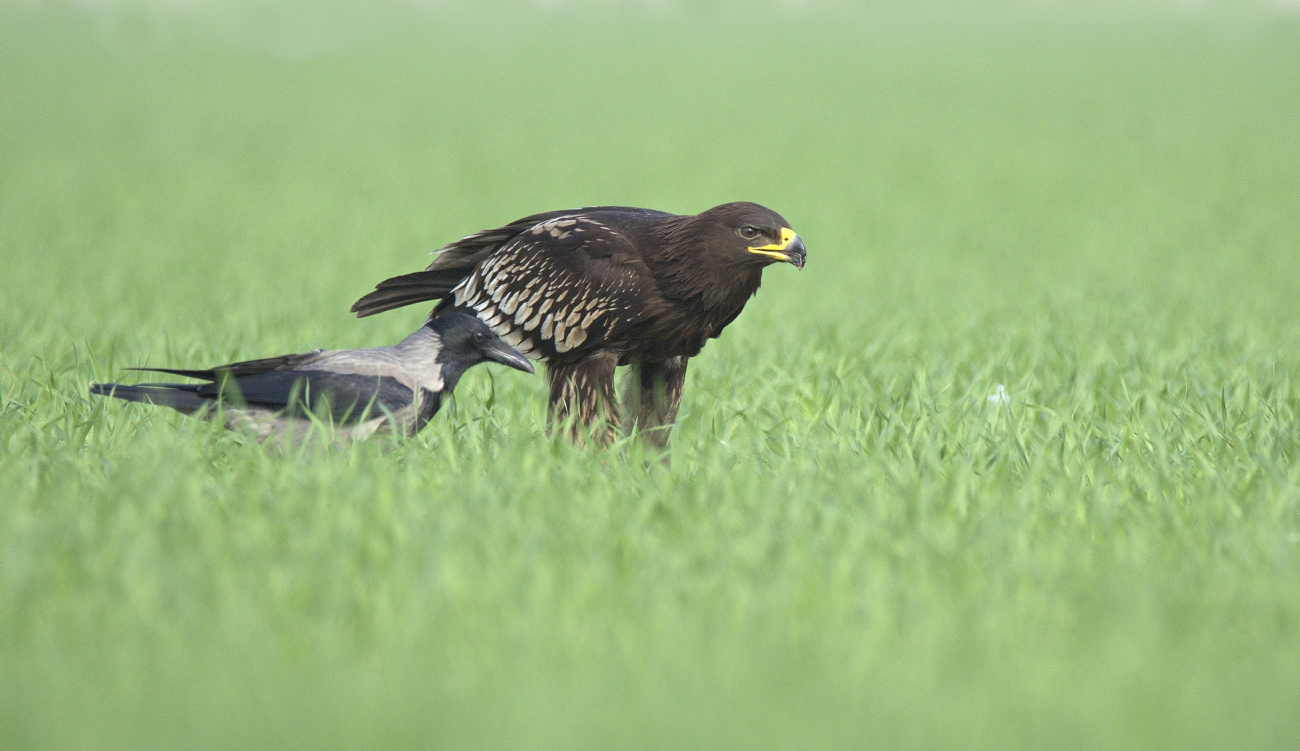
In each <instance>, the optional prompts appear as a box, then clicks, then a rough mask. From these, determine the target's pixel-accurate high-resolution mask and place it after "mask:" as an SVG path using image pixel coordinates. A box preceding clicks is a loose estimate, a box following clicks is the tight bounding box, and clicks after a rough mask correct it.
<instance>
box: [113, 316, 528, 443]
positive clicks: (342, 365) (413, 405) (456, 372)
mask: <svg viewBox="0 0 1300 751" xmlns="http://www.w3.org/2000/svg"><path fill="white" fill-rule="evenodd" d="M443 318H448V319H449V320H448V321H447V322H445V323H438V321H440V320H441V318H439V319H434V320H431V321H429V322H428V323H427V324H425V325H424V326H422V327H421V328H420V329H419V330H418V331H416V332H415V333H413V334H411V335H410V336H408V337H406V338H405V339H403V340H402V341H401V342H399V343H398V344H394V345H392V346H387V347H371V348H367V349H348V350H316V351H314V352H307V353H304V354H298V355H284V356H281V357H275V358H270V359H266V360H250V361H246V362H239V363H232V364H230V365H224V366H221V367H217V368H213V369H211V370H172V369H165V368H142V370H152V371H155V372H161V373H170V374H173V375H181V376H186V377H190V378H199V379H202V380H204V381H206V383H199V384H188V383H153V384H142V385H137V386H124V385H120V384H114V383H108V384H95V385H92V386H91V389H90V392H91V393H92V394H98V395H101V396H114V397H117V398H119V399H125V400H127V401H134V402H146V403H150V404H156V405H159V406H164V407H171V408H172V409H175V410H177V411H179V412H182V413H184V414H187V415H197V416H201V417H212V416H217V415H219V416H220V417H221V419H222V420H223V421H224V423H225V425H226V426H227V427H228V428H231V429H235V430H241V431H247V432H250V433H252V434H253V435H254V436H255V437H256V438H257V440H259V441H261V440H265V439H267V438H269V437H272V436H283V437H286V438H289V439H291V440H301V439H302V438H304V437H306V435H307V434H308V433H309V432H310V430H311V427H312V423H313V419H320V420H325V421H328V422H330V423H333V424H334V426H335V428H336V430H335V434H336V435H337V436H338V437H339V438H340V439H343V440H361V439H365V438H368V437H370V436H371V435H373V434H374V433H376V432H397V433H401V434H403V435H412V434H414V433H416V432H418V431H419V430H420V429H421V428H423V427H424V426H425V424H427V423H428V422H429V420H430V419H431V418H432V417H433V415H434V414H435V413H436V412H437V411H438V408H439V407H440V406H441V404H442V399H443V396H444V395H448V394H450V393H451V391H452V389H454V388H455V387H456V383H457V381H459V380H460V377H461V375H462V374H463V373H464V372H465V371H466V370H468V369H469V368H471V367H473V366H474V365H476V364H478V363H480V362H484V361H487V360H493V361H496V362H500V363H503V364H505V365H509V366H510V367H513V368H516V369H518V370H524V371H525V372H529V373H531V372H532V370H533V369H532V366H531V365H530V364H529V363H528V360H527V358H525V357H524V356H523V355H521V354H519V353H518V352H517V351H515V350H514V349H513V348H511V347H509V346H508V345H506V344H505V342H503V341H501V340H500V339H499V338H498V337H497V336H496V335H495V334H493V333H492V332H491V331H490V330H489V329H488V328H487V326H486V325H484V324H483V323H482V322H480V321H479V320H478V319H476V318H474V317H472V316H469V315H465V314H460V313H456V314H452V315H451V316H444V317H443Z"/></svg>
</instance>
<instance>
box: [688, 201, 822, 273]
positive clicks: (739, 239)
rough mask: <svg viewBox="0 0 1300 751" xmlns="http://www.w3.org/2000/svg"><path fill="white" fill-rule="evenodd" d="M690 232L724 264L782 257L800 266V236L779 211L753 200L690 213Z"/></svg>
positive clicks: (756, 262)
mask: <svg viewBox="0 0 1300 751" xmlns="http://www.w3.org/2000/svg"><path fill="white" fill-rule="evenodd" d="M690 223H691V225H692V232H693V233H695V234H696V235H697V236H698V237H699V239H701V240H703V242H702V243H701V245H702V246H704V247H706V248H708V250H709V252H710V253H711V254H714V255H715V256H717V257H718V260H720V261H722V262H723V263H724V264H725V265H726V266H735V265H740V266H759V267H761V266H767V265H768V264H772V263H776V262H778V261H784V262H785V263H792V264H794V265H795V268H799V269H802V268H803V265H804V261H806V260H807V258H808V250H807V248H805V247H804V244H803V240H800V239H799V236H798V235H796V234H795V233H794V230H792V229H790V224H789V223H788V222H786V220H785V219H783V218H782V217H781V215H780V214H778V213H776V212H775V211H772V210H771V209H769V208H766V207H763V206H759V205H758V204H756V203H746V202H743V201H742V202H739V203H724V204H722V205H721V206H715V207H713V208H711V209H709V210H708V211H703V212H701V213H699V214H698V215H696V216H695V217H693V220H692V221H691V222H690Z"/></svg>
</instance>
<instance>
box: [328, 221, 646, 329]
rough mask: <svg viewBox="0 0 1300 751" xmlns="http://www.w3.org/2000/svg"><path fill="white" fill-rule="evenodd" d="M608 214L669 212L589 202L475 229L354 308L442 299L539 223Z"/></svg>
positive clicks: (376, 309) (361, 314)
mask: <svg viewBox="0 0 1300 751" xmlns="http://www.w3.org/2000/svg"><path fill="white" fill-rule="evenodd" d="M608 216H621V217H622V218H624V219H626V218H628V217H636V218H639V219H646V218H660V217H666V216H670V215H669V214H664V213H663V212H660V211H649V210H646V209H634V208H629V207H626V206H590V207H587V208H582V209H565V210H563V211H547V212H545V213H542V214H533V215H532V216H526V217H524V218H523V219H516V220H515V221H513V222H511V223H509V224H507V225H505V226H503V227H496V228H494V229H485V230H483V231H482V232H475V233H474V234H472V235H469V236H467V237H463V238H461V239H460V240H457V241H456V242H454V243H451V244H449V245H447V246H445V247H443V248H442V249H440V250H439V251H437V252H438V257H437V258H435V259H433V263H431V264H429V267H428V268H426V269H425V270H424V271H416V272H414V273H412V274H403V275H401V276H395V277H393V278H391V279H385V280H384V281H382V282H380V283H379V284H378V285H377V286H376V287H375V291H374V292H371V293H370V294H368V295H366V296H365V297H362V298H361V299H360V300H357V301H356V302H355V303H353V304H352V312H353V313H356V314H357V317H358V318H365V317H366V316H371V315H374V314H376V313H383V312H384V311H386V310H393V309H394V308H401V307H404V306H406V305H411V304H414V303H418V302H426V301H428V300H439V299H442V298H444V297H446V296H447V295H448V294H449V293H450V292H451V290H452V289H453V288H454V287H455V286H456V285H458V284H460V283H461V282H463V281H464V280H465V277H466V276H468V275H469V273H470V272H471V271H473V270H474V268H475V267H476V266H478V264H480V263H482V262H483V261H484V260H486V259H487V258H489V257H490V256H491V255H492V254H493V253H495V252H496V251H498V250H500V249H501V248H503V247H505V246H506V245H508V244H509V243H511V242H512V241H514V240H515V239H516V238H519V237H521V236H522V235H524V234H525V233H527V232H528V231H530V230H532V229H533V228H535V227H537V226H538V225H541V224H544V223H546V222H548V221H554V220H557V219H558V220H566V219H574V218H578V217H586V218H588V219H593V220H596V219H598V218H600V217H608ZM589 237H590V236H589ZM597 252H599V249H597Z"/></svg>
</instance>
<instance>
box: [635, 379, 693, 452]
mask: <svg viewBox="0 0 1300 751" xmlns="http://www.w3.org/2000/svg"><path fill="white" fill-rule="evenodd" d="M685 384H686V358H685V357H673V358H670V359H667V360H660V361H657V362H639V363H633V364H632V365H631V366H630V367H629V368H628V382H627V391H626V392H625V395H624V412H625V414H627V415H628V416H629V418H630V419H631V420H632V421H633V422H632V424H633V425H635V426H636V429H637V430H639V431H640V432H641V436H642V438H644V439H645V440H646V441H647V442H649V443H650V444H651V445H652V446H655V447H656V448H660V449H665V448H667V447H668V434H669V432H670V431H671V430H672V428H673V423H675V422H677V408H678V407H679V406H681V403H682V386H684V385H685Z"/></svg>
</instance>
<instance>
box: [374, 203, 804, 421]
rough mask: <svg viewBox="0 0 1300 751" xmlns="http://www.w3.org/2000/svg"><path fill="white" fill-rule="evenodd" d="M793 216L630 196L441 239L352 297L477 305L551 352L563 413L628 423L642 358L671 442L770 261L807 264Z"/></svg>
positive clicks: (638, 397) (543, 353)
mask: <svg viewBox="0 0 1300 751" xmlns="http://www.w3.org/2000/svg"><path fill="white" fill-rule="evenodd" d="M804 259H805V250H804V246H803V242H802V241H801V240H800V239H799V237H798V236H797V235H795V234H794V232H793V231H792V230H791V229H790V227H789V225H788V224H787V223H786V221H785V220H784V219H782V218H781V216H780V215H778V214H776V213H775V212H773V211H771V210H769V209H766V208H763V207H762V206H758V205H756V204H752V203H731V204H724V205H722V206H718V207H716V208H713V209H709V210H708V211H705V212H703V213H701V214H697V215H693V216H679V215H675V214H666V213H664V212H660V211H650V210H647V209H634V208H624V207H598V208H586V209H573V210H568V211H553V212H549V213H545V214H536V215H533V216H529V217H525V218H523V219H520V220H518V221H515V222H512V223H511V224H508V225H506V226H504V227H500V228H497V229H491V230H485V231H483V232H479V233H476V234H473V235H470V236H469V237H466V238H464V239H462V240H460V241H458V242H455V243H452V244H451V245H448V246H447V247H445V248H443V249H442V252H441V253H440V254H439V256H438V257H437V258H436V259H435V260H434V262H433V263H432V264H431V265H430V266H429V267H428V268H427V269H426V270H424V271H420V272H416V273H413V274H407V275H405V276H399V277H395V278H393V279H389V280H387V281H384V282H382V283H380V284H379V286H378V287H377V288H376V289H375V291H374V292H372V293H370V294H369V295H366V296H365V297H363V298H361V299H360V300H358V301H357V303H356V304H355V305H353V306H352V310H353V311H354V312H356V314H357V315H358V316H359V317H363V316H368V315H372V314H374V313H379V312H382V311H385V310H391V309H393V308H397V307H401V306H404V305H410V304H412V303H417V302H423V301H427V300H440V301H441V302H439V303H438V305H437V306H436V307H435V308H434V310H433V313H432V316H433V317H435V318H436V317H437V316H440V315H442V314H443V313H445V312H447V311H450V310H453V309H468V310H472V311H473V312H474V314H475V315H477V316H478V317H479V319H481V320H482V321H483V322H485V323H486V324H487V325H488V326H490V327H491V328H492V330H493V331H495V332H496V333H497V334H499V335H500V336H501V337H502V338H503V339H504V340H505V341H506V342H508V343H510V344H511V345H512V346H515V347H517V348H518V349H519V350H520V351H521V352H523V353H524V354H526V355H528V356H529V357H532V358H534V359H539V360H545V361H546V363H547V366H548V375H549V378H550V381H551V399H550V404H551V413H552V416H553V417H560V418H563V417H566V416H569V415H575V416H576V417H577V418H578V421H579V422H580V423H582V424H584V425H590V424H592V423H593V422H594V421H596V420H597V419H599V418H601V417H602V416H603V417H605V418H606V419H608V420H609V422H610V423H611V424H612V425H617V424H618V423H619V421H620V416H619V411H618V409H617V408H616V406H615V404H616V403H615V398H614V393H615V392H614V369H615V367H616V366H618V365H632V366H634V367H633V383H632V384H631V386H630V388H629V391H628V402H629V405H628V406H629V409H630V413H631V416H632V419H633V420H634V421H635V422H636V424H637V425H638V426H639V427H640V429H641V430H643V431H645V430H651V429H659V430H655V431H652V432H653V436H654V439H655V440H656V441H657V442H659V443H660V444H664V443H666V442H667V435H666V430H667V428H668V427H669V426H671V424H672V422H673V420H674V419H675V417H676V413H677V406H678V404H679V402H680V399H681V387H682V384H683V382H684V380H685V374H686V361H687V359H689V358H690V357H693V356H695V355H696V354H698V353H699V352H700V350H701V349H702V348H703V347H704V344H705V342H707V341H708V340H709V339H710V338H713V337H717V336H718V335H719V334H720V333H721V332H722V329H723V328H724V327H725V326H726V325H727V324H729V323H731V321H733V320H735V318H736V316H737V315H739V314H740V311H741V310H742V309H743V308H744V306H745V303H746V302H747V301H748V300H749V298H750V297H751V296H752V295H753V294H754V293H755V292H756V291H757V290H758V287H759V284H760V283H761V281H762V270H763V268H764V267H765V266H767V265H769V264H771V263H774V262H776V261H785V262H789V263H792V264H794V265H795V266H797V267H800V268H802V266H803V263H804Z"/></svg>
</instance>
